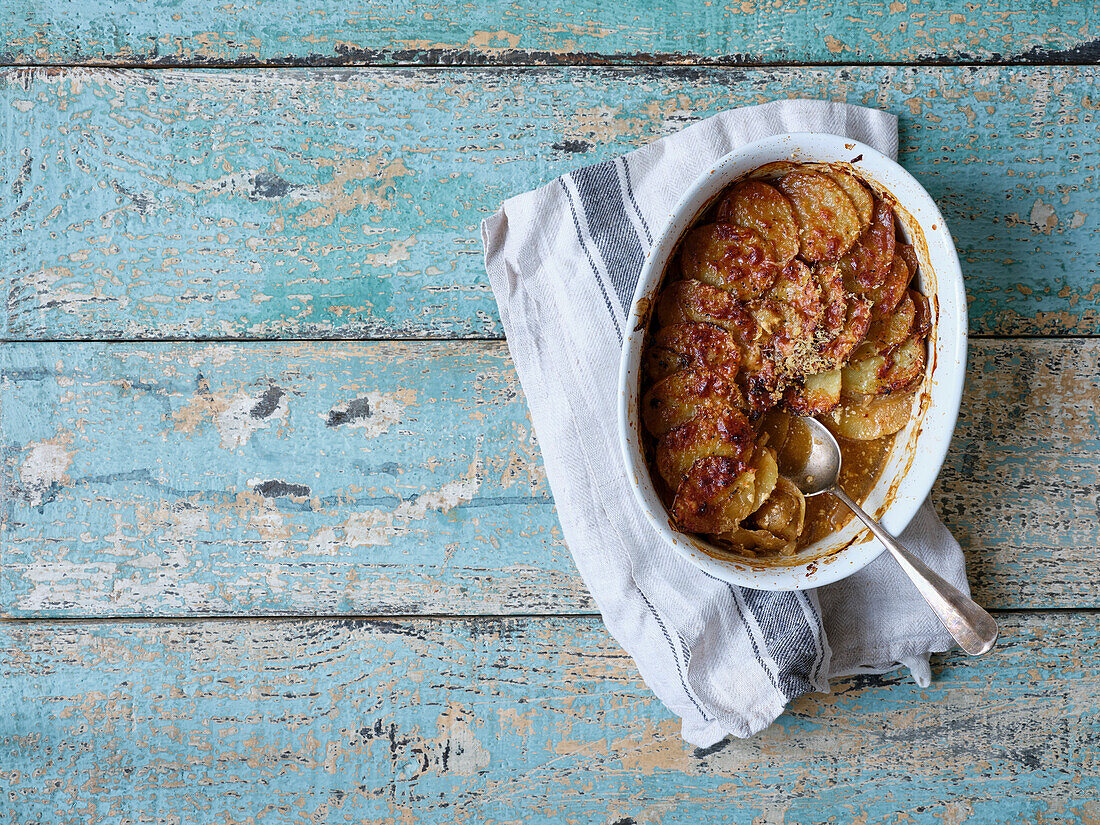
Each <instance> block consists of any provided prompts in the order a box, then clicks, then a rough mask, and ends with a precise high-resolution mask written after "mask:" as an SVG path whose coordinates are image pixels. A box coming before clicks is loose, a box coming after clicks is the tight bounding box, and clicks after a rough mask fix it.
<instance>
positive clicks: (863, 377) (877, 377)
mask: <svg viewBox="0 0 1100 825" xmlns="http://www.w3.org/2000/svg"><path fill="white" fill-rule="evenodd" d="M886 368H887V360H886V356H885V355H869V356H867V357H866V358H861V359H860V360H858V361H852V362H851V363H849V364H848V365H847V366H845V367H844V368H843V369H841V371H840V392H841V395H844V396H847V397H849V398H851V397H853V396H864V395H882V394H883V393H884V392H886V390H885V388H884V387H883V385H882V376H883V375H884V374H885V373H886Z"/></svg>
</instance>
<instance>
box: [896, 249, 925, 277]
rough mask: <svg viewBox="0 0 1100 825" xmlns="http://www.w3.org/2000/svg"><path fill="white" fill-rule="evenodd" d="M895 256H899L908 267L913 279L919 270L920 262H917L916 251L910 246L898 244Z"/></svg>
mask: <svg viewBox="0 0 1100 825" xmlns="http://www.w3.org/2000/svg"><path fill="white" fill-rule="evenodd" d="M897 254H898V255H901V259H902V260H903V261H905V265H906V266H907V267H909V274H910V275H912V276H914V277H915V276H916V274H917V270H918V269H920V261H918V260H917V250H916V249H914V248H913V247H912V245H910V244H907V243H899V244H898V246H897Z"/></svg>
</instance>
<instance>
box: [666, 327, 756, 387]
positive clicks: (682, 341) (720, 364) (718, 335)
mask: <svg viewBox="0 0 1100 825" xmlns="http://www.w3.org/2000/svg"><path fill="white" fill-rule="evenodd" d="M740 363H741V350H740V349H739V348H738V346H737V343H736V341H734V339H733V336H732V335H730V333H729V331H728V330H725V329H722V328H721V327H716V326H714V325H712V324H702V323H694V322H689V323H683V324H670V325H668V326H664V327H661V328H660V329H659V330H657V333H656V334H655V335H654V336H653V339H652V341H651V342H650V344H649V346H648V347H647V348H646V352H645V367H646V373H647V374H648V375H649V377H650V378H652V379H654V380H655V381H660V380H661V379H663V378H666V377H668V376H669V375H672V374H673V373H675V372H679V371H680V370H685V369H690V370H703V371H707V372H712V373H716V374H717V375H718V376H719V377H720V378H723V379H725V380H726V382H727V383H731V384H732V383H733V382H734V381H735V380H736V379H737V369H738V367H739V366H740Z"/></svg>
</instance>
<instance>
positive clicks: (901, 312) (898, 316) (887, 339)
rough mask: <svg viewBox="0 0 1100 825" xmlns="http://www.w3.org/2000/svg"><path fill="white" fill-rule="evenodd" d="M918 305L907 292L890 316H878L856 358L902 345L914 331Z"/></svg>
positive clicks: (885, 351) (884, 352)
mask: <svg viewBox="0 0 1100 825" xmlns="http://www.w3.org/2000/svg"><path fill="white" fill-rule="evenodd" d="M915 316H916V305H915V304H914V303H913V299H912V297H910V296H909V294H906V295H905V296H904V297H903V298H902V299H901V303H900V304H898V306H897V308H896V309H895V310H894V311H893V312H892V313H891V314H890V315H888V316H886V317H884V318H878V319H876V320H875V321H874V323H872V324H871V327H870V329H868V330H867V338H866V340H865V341H864V342H863V344H862V345H861V346H860V347H859V349H858V350H856V356H855V357H856V358H863V357H866V356H868V355H876V354H882V355H884V354H886V353H888V352H890V351H892V350H894V349H897V348H898V347H900V346H901V345H902V344H903V343H905V340H906V339H907V338H908V337H909V336H910V334H911V333H912V331H913V320H914V318H915Z"/></svg>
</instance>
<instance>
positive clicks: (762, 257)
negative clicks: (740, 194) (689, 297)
mask: <svg viewBox="0 0 1100 825" xmlns="http://www.w3.org/2000/svg"><path fill="white" fill-rule="evenodd" d="M680 268H681V271H682V272H683V274H684V277H685V278H691V279H694V280H696V281H702V282H703V283H705V284H710V285H711V286H715V287H719V288H721V289H725V290H727V291H729V292H730V293H732V294H733V295H734V296H736V297H737V298H738V299H740V300H742V301H749V300H752V299H753V298H758V297H759V296H761V295H763V294H764V293H765V292H766V291H767V290H768V288H769V287H770V286H771V285H772V284H773V283H775V278H776V276H777V275H778V274H779V271H780V268H781V267H780V265H779V262H778V259H777V257H776V254H775V250H773V249H772V246H771V244H770V243H768V242H767V241H766V240H765V239H764V238H763V237H762V236H761V235H759V234H758V233H756V232H754V231H753V230H751V229H747V228H745V227H743V226H734V225H733V224H732V223H711V224H707V225H705V226H700V227H698V228H697V229H693V230H692V231H691V232H689V233H688V236H687V238H685V239H684V243H683V247H682V248H681V250H680Z"/></svg>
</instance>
